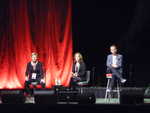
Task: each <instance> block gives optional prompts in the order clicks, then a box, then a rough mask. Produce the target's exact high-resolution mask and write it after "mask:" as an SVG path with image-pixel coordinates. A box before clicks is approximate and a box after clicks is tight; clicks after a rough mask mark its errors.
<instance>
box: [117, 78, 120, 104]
mask: <svg viewBox="0 0 150 113" xmlns="http://www.w3.org/2000/svg"><path fill="white" fill-rule="evenodd" d="M117 98H118V100H120V84H119V81H118V80H117ZM119 103H120V102H119Z"/></svg>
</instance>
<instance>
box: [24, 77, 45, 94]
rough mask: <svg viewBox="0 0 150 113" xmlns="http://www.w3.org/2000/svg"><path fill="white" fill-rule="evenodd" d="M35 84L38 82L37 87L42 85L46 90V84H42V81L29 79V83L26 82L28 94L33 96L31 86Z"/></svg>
mask: <svg viewBox="0 0 150 113" xmlns="http://www.w3.org/2000/svg"><path fill="white" fill-rule="evenodd" d="M33 82H36V85H41V86H42V88H45V83H43V82H41V80H40V79H36V80H33V79H29V80H28V81H25V92H26V93H27V94H31V95H33V90H32V89H30V85H31V84H32V83H33ZM36 85H34V88H36Z"/></svg>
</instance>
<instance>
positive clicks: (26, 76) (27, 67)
mask: <svg viewBox="0 0 150 113" xmlns="http://www.w3.org/2000/svg"><path fill="white" fill-rule="evenodd" d="M28 76H29V63H28V64H27V66H26V72H25V80H26V81H28Z"/></svg>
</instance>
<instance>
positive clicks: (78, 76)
mask: <svg viewBox="0 0 150 113" xmlns="http://www.w3.org/2000/svg"><path fill="white" fill-rule="evenodd" d="M85 71H86V65H85V63H84V61H83V56H82V54H81V53H79V52H77V53H75V54H74V61H73V66H72V78H71V82H70V85H71V86H72V87H75V86H77V82H80V81H83V80H84V79H85V76H84V75H85Z"/></svg>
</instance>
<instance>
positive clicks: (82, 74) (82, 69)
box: [72, 62, 86, 80]
mask: <svg viewBox="0 0 150 113" xmlns="http://www.w3.org/2000/svg"><path fill="white" fill-rule="evenodd" d="M75 65H76V63H73V66H72V72H73V73H75ZM85 72H86V65H85V63H84V62H80V68H79V72H78V76H79V77H80V78H81V79H82V80H83V79H85Z"/></svg>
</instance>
